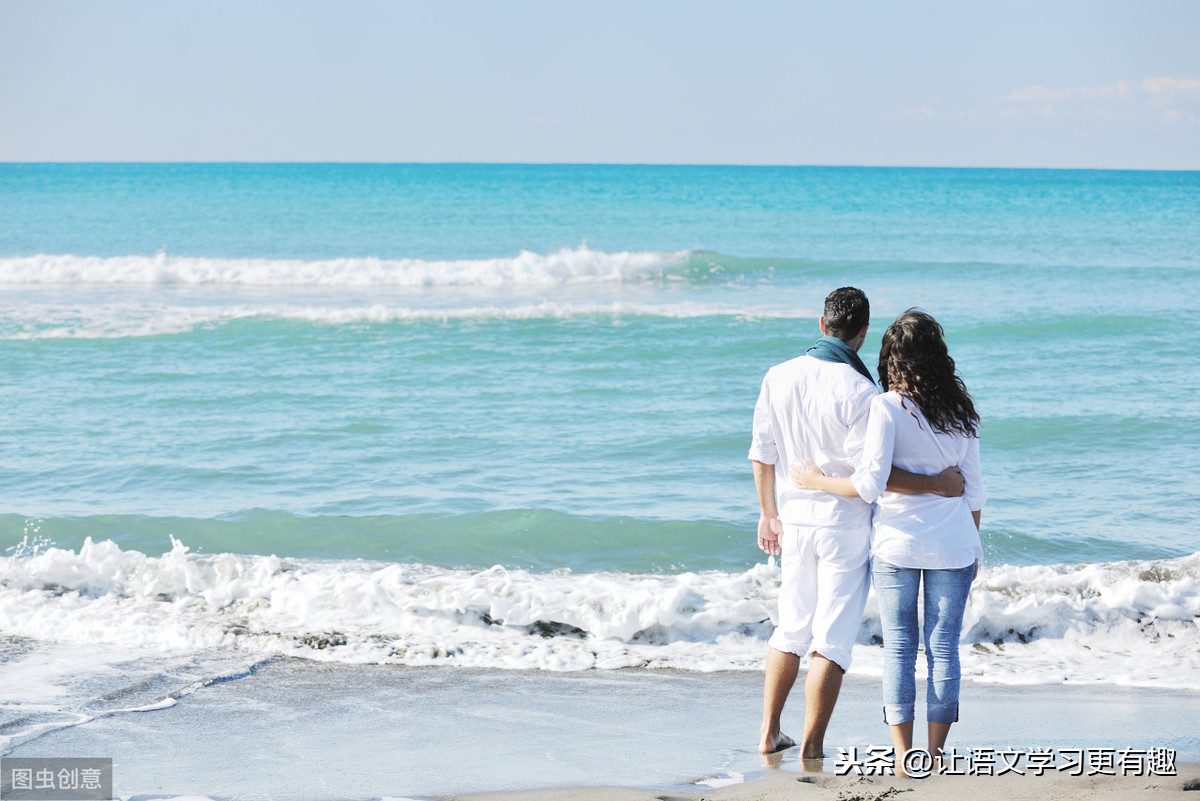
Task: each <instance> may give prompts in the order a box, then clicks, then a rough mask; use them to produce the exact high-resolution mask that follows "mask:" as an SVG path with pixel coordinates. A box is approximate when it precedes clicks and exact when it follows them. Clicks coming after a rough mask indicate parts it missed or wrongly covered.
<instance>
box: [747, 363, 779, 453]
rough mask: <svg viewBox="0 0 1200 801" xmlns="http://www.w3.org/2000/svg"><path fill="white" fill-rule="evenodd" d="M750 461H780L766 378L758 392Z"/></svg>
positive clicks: (769, 389)
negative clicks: (772, 424)
mask: <svg viewBox="0 0 1200 801" xmlns="http://www.w3.org/2000/svg"><path fill="white" fill-rule="evenodd" d="M747 458H750V459H753V460H754V461H756V462H762V463H763V464H775V462H777V461H779V449H778V448H777V447H776V446H775V432H774V431H773V430H772V428H771V388H770V385H769V384H768V383H767V379H766V378H764V379H763V382H762V389H760V390H759V391H758V402H757V403H755V404H754V429H753V432H752V434H751V437H750V455H749V457H747Z"/></svg>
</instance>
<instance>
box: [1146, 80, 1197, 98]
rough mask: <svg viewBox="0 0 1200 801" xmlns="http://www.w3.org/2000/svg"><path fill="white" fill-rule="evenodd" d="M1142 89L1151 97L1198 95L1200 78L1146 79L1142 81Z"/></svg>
mask: <svg viewBox="0 0 1200 801" xmlns="http://www.w3.org/2000/svg"><path fill="white" fill-rule="evenodd" d="M1142 89H1143V90H1144V91H1146V92H1149V93H1150V94H1152V95H1162V94H1191V95H1200V78H1147V79H1146V80H1144V81H1142Z"/></svg>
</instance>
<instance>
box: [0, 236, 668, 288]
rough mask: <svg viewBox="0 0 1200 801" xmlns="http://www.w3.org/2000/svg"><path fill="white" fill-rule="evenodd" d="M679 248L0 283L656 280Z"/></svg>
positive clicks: (266, 263) (23, 275)
mask: <svg viewBox="0 0 1200 801" xmlns="http://www.w3.org/2000/svg"><path fill="white" fill-rule="evenodd" d="M687 257H688V252H687V251H680V252H675V253H663V252H654V251H644V252H630V251H622V252H618V253H605V252H603V251H598V250H591V249H590V248H588V247H587V246H586V245H581V246H579V247H577V248H563V249H562V250H558V251H555V252H553V253H547V254H539V253H533V252H531V251H521V252H520V253H519V254H518V255H516V256H510V257H501V258H491V259H455V260H441V261H437V260H432V261H430V260H423V259H379V258H337V259H324V260H320V259H318V260H301V259H222V258H207V257H193V256H176V255H168V254H166V253H158V254H156V255H154V256H115V257H100V256H78V255H71V254H64V255H50V254H39V255H35V256H17V257H7V258H0V283H2V284H141V285H183V286H198V285H224V286H271V287H303V286H314V287H501V286H560V285H569V284H591V283H619V282H623V281H644V280H648V279H656V278H661V277H662V276H663V274H664V271H666V270H667V269H669V268H670V267H673V266H675V265H678V264H681V263H682V262H684V261H685V260H686V259H687Z"/></svg>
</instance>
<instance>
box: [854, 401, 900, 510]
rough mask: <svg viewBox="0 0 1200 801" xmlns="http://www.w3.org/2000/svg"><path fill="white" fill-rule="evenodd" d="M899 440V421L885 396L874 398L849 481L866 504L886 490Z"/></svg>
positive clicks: (873, 500)
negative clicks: (893, 454) (896, 420)
mask: <svg viewBox="0 0 1200 801" xmlns="http://www.w3.org/2000/svg"><path fill="white" fill-rule="evenodd" d="M895 442H896V422H895V421H894V420H893V419H892V415H891V414H889V412H888V409H887V406H886V403H885V401H884V400H883V396H882V395H880V396H877V397H876V398H874V399H873V400H872V401H871V414H870V417H869V418H868V420H867V431H866V434H865V435H864V437H863V448H862V454H861V455H860V456H859V458H858V465H857V466H856V467H855V469H854V475H852V476H851V477H850V483H851V484H853V485H854V489H855V490H857V491H858V495H859V497H860V498H862V499H863V500H864V501H866V502H867V503H874V502H875V499H876V498H878V497H879V496H880V495H882V494H883V491H884V490H885V489H887V482H888V478H889V477H890V476H891V474H892V450H893V448H894V446H895Z"/></svg>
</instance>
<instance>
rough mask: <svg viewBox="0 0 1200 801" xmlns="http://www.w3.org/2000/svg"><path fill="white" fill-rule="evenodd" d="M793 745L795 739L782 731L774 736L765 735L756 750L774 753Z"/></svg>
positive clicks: (761, 752) (763, 752) (762, 752)
mask: <svg viewBox="0 0 1200 801" xmlns="http://www.w3.org/2000/svg"><path fill="white" fill-rule="evenodd" d="M795 745H796V741H795V740H793V739H792V738H791V737H788V736H787V735H786V734H784V733H783V732H779V734H777V735H775V736H774V737H771V736H770V735H765V736H764V737H763V738H762V740H761V741H760V742H759V744H758V752H759V753H760V754H775V753H778V752H779V751H786V750H787V749H789V748H791V747H793V746H795Z"/></svg>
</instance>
